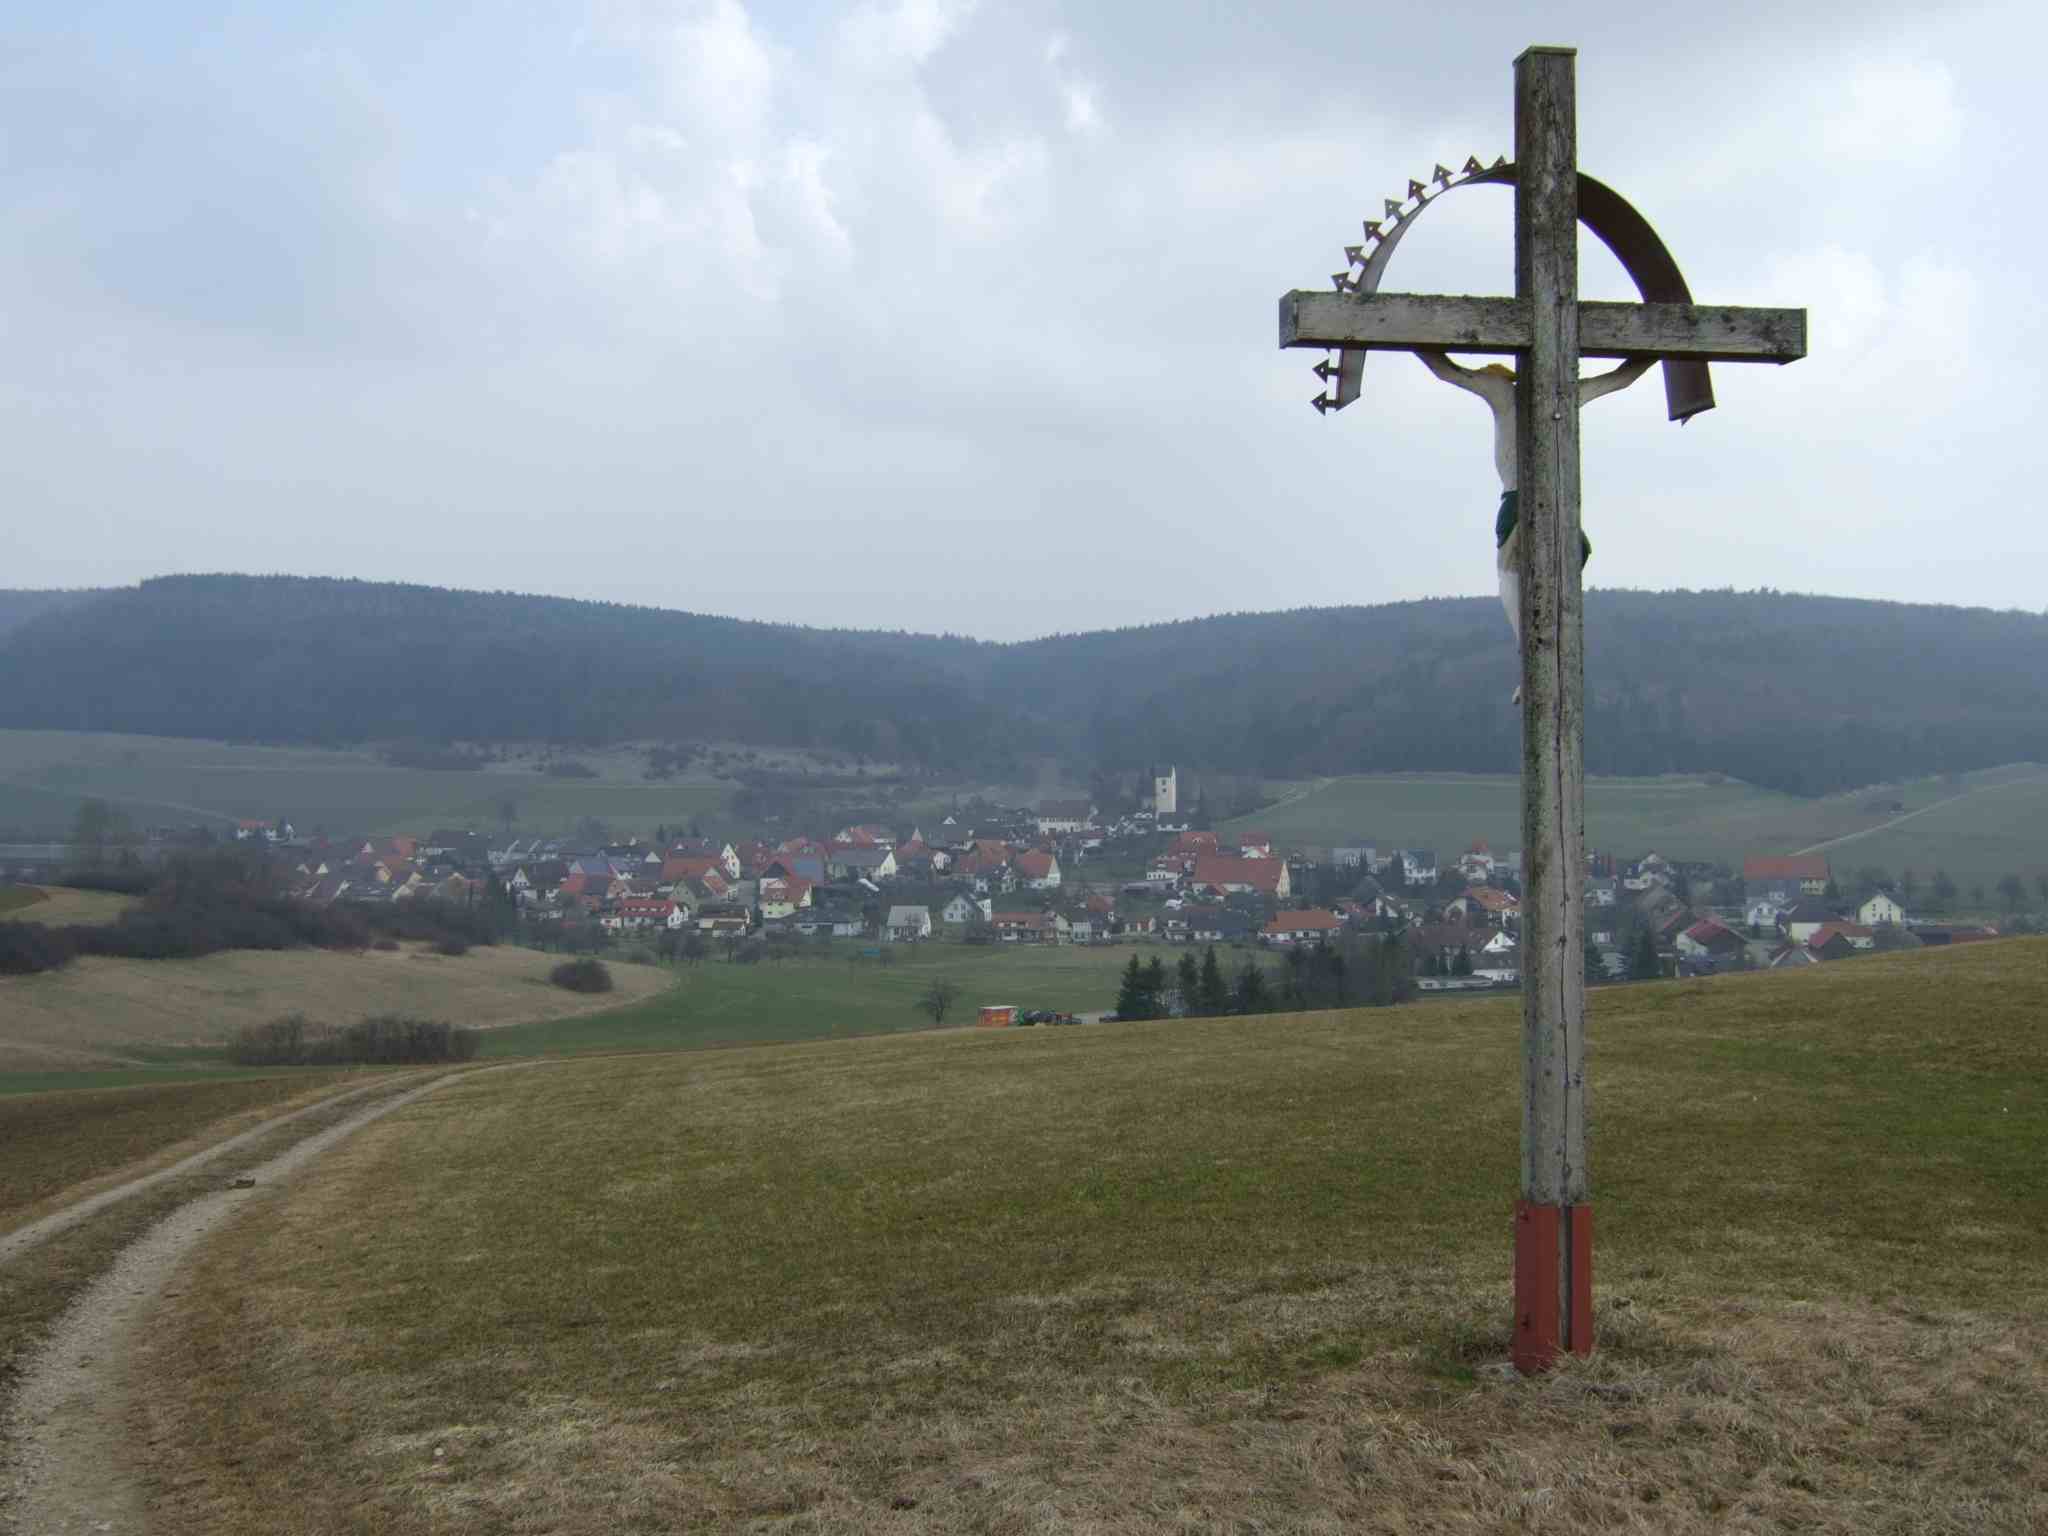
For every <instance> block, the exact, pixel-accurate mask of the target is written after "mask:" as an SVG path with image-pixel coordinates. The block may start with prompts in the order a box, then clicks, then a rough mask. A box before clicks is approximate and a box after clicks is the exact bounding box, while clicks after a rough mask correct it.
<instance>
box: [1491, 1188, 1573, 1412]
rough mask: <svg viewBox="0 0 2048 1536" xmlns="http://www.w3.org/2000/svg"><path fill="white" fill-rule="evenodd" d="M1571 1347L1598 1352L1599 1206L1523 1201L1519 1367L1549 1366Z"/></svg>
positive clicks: (1518, 1255) (1518, 1257) (1518, 1214)
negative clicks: (1596, 1258)
mask: <svg viewBox="0 0 2048 1536" xmlns="http://www.w3.org/2000/svg"><path fill="white" fill-rule="evenodd" d="M1567 1243H1569V1245H1570V1247H1569V1254H1570V1260H1571V1262H1570V1263H1569V1264H1566V1263H1565V1262H1564V1260H1565V1257H1566V1249H1565V1246H1564V1245H1565V1244H1567ZM1567 1290H1568V1291H1569V1294H1567ZM1567 1350H1569V1351H1570V1352H1571V1353H1572V1354H1575V1355H1590V1354H1591V1353H1593V1208H1592V1207H1591V1206H1590V1205H1570V1206H1559V1205H1537V1204H1535V1203H1534V1202H1533V1201H1529V1200H1517V1201H1516V1202H1515V1334H1514V1343H1513V1345H1512V1346H1511V1348H1510V1354H1511V1356H1512V1358H1513V1360H1514V1363H1515V1369H1516V1370H1518V1371H1520V1372H1521V1373H1522V1374H1523V1375H1524V1376H1530V1375H1534V1374H1535V1373H1536V1372H1538V1371H1543V1370H1548V1369H1549V1368H1550V1367H1551V1366H1552V1365H1554V1364H1556V1362H1557V1357H1558V1356H1559V1355H1560V1354H1563V1353H1564V1352H1565V1351H1567Z"/></svg>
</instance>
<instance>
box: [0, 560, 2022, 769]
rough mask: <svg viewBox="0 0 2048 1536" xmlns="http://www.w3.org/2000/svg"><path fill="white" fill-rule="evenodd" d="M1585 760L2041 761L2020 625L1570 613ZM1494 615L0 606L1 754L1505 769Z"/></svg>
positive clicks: (545, 605) (1405, 607)
mask: <svg viewBox="0 0 2048 1536" xmlns="http://www.w3.org/2000/svg"><path fill="white" fill-rule="evenodd" d="M1586 622H1587V652H1588V662H1587V733H1586V734H1587V762H1588V767H1589V769H1590V770H1591V771H1593V772H1595V773H1603V774H1656V773H1669V772H1701V771H1720V772H1724V773H1727V774H1730V775H1731V776H1734V777H1738V778H1742V779H1745V780H1748V781H1750V782H1753V783H1757V784H1760V785H1765V786H1769V787H1772V788H1778V789H1784V790H1788V791H1791V792H1794V793H1799V794H1821V793H1826V792H1829V791H1832V790H1838V789H1842V788H1846V787H1852V786H1855V785H1859V784H1867V783H1872V782H1878V781H1882V780H1888V779H1899V778H1908V777H1915V776H1920V775H1925V774H1929V773H1939V772H1954V771H1963V770H1968V769H1972V768H1980V767H1988V766H1993V765H1996V764H2000V763H2006V762H2014V761H2025V760H2037V761H2038V760H2048V618H2044V617H2042V616H2039V615H2035V614H2027V613H2012V612H2007V613H1999V612H1993V611H1991V610H1988V609H1967V608H1952V607H1939V606H1933V605H1913V604H1900V603H1883V602H1874V601H1866V600H1861V599H1851V598H1834V597H1819V596H1809V595H1802V594H1792V593H1782V592H1774V591H1768V590H1765V591H1758V592H1748V593H1738V592H1667V593H1653V592H1636V591H1599V590H1596V591H1594V592H1591V593H1589V594H1588V596H1587V601H1586ZM1513 681H1514V677H1513V656H1512V653H1511V649H1510V644H1509V638H1508V633H1507V629H1506V626H1505V625H1504V624H1503V623H1502V622H1501V619H1500V613H1499V608H1498V605H1497V604H1496V603H1495V602H1493V600H1491V599H1487V598H1435V599H1424V600H1420V601H1412V602H1401V603H1386V604H1379V605H1375V606H1369V607H1344V608H1320V609H1318V608H1304V609H1294V610H1290V611H1285V612H1275V613H1233V614H1224V615H1217V616H1214V617H1209V618H1199V619H1186V620H1180V621H1177V622H1173V623H1165V624H1150V625H1142V626H1132V627H1127V628H1120V629H1106V630H1101V631H1096V632H1093V633H1086V634H1061V635H1053V636H1049V637H1047V638H1044V639H1039V640H1031V641H1023V642H1014V643H1007V644H998V643H993V642H986V641H978V640H972V639H967V638H963V637H959V636H952V635H928V634H919V633H915V632H912V631H909V630H900V629H899V630H883V629H875V630H845V629H818V628H808V627H804V626H799V625H790V624H771V623H763V622H757V621H752V620H744V619H735V618H725V617H717V616H711V615H704V614H694V613H685V612H680V611H673V610H666V609H657V608H644V607H631V606H626V605H620V604H612V603H598V602H588V601H581V600H575V599H567V598H553V597H539V596H529V595H521V594H513V593H501V592H471V591H461V590H455V589H448V588H439V587H430V586H422V585H413V584H402V583H391V582H368V581H356V580H341V579H331V578H317V577H296V576H240V575H208V576H168V577H160V578H156V579H153V580H150V581H145V582H143V583H141V584H140V585H139V586H136V587H128V588H116V589H103V590H99V591H90V592H78V593H23V592H11V593H4V594H0V727H31V728H44V729H63V730H97V731H120V732H136V733H146V734H153V735H170V736H187V737H219V738H229V739H240V740H258V741H269V742H285V743H329V744H333V743H344V742H365V741H391V740H403V739H423V740H430V741H489V740H504V739H534V738H545V739H549V740H554V741H559V742H563V743H575V744H582V745H596V744H601V743H605V742H613V741H625V740H660V739H675V740H690V739H697V740H704V739H710V738H724V739H729V740H735V741H741V742H749V743H758V744H760V745H779V746H793V747H827V748H832V749H834V750H838V751H844V752H850V753H857V754H861V755H866V756H871V757H878V758H885V759H889V760H893V761H901V762H904V763H907V764H909V765H910V766H912V767H913V768H915V769H921V770H928V771H933V772H948V773H972V772H977V771H990V770H995V769H1000V768H1005V767H1008V766H1011V765H1014V764H1015V763H1016V762H1017V761H1018V760H1019V759H1022V758H1028V757H1054V758H1059V759H1061V760H1063V761H1065V762H1066V763H1068V764H1069V765H1071V766H1073V767H1074V768H1075V769H1076V770H1078V771H1079V772H1086V771H1088V770H1091V769H1098V768H1099V769H1107V770H1111V771H1123V770H1129V769H1135V768H1141V767H1142V766H1143V765H1144V764H1145V763H1147V762H1148V761H1150V760H1152V759H1155V758H1166V759H1171V760H1175V761H1179V762H1184V763H1189V764H1194V765H1200V766H1203V767H1206V768H1209V769H1212V770H1215V771H1222V772H1239V773H1252V774H1264V775H1266V776H1269V777H1282V776H1299V775H1302V774H1318V773H1357V772H1394V771H1422V772H1445V771H1471V772H1505V771H1512V770H1513V769H1514V766H1515V764H1516V763H1517V761H1518V751H1517V747H1518V740H1517V738H1518V733H1519V718H1518V716H1517V714H1516V712H1515V711H1514V710H1513V708H1512V707H1511V706H1510V704H1509V700H1508V694H1509V692H1510V690H1511V688H1512V686H1513Z"/></svg>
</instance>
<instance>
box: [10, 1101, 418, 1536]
mask: <svg viewBox="0 0 2048 1536" xmlns="http://www.w3.org/2000/svg"><path fill="white" fill-rule="evenodd" d="M423 1080H424V1076H423V1074H421V1073H419V1072H409V1073H403V1074H397V1073H394V1074H390V1075H389V1077H388V1081H387V1082H386V1083H383V1084H379V1085H377V1086H376V1087H374V1088H372V1089H371V1091H370V1092H369V1093H367V1094H364V1095H359V1096H356V1095H352V1096H350V1097H349V1098H348V1099H347V1100H346V1101H343V1102H338V1103H335V1104H334V1105H332V1106H331V1107H330V1106H321V1107H319V1108H315V1109H313V1110H312V1111H311V1112H310V1113H308V1114H307V1115H305V1116H304V1117H303V1118H302V1119H299V1120H296V1121H294V1122H293V1123H292V1124H290V1125H287V1126H278V1127H276V1128H275V1129H274V1130H272V1131H270V1132H267V1133H265V1134H263V1135H259V1136H256V1137H253V1138H252V1139H251V1140H250V1141H248V1142H247V1143H245V1144H243V1145H242V1146H240V1147H238V1148H235V1149H233V1150H231V1151H226V1152H223V1153H221V1154H220V1156H219V1157H218V1158H216V1159H214V1160H213V1161H211V1162H209V1163H207V1164H206V1165H205V1166H203V1167H201V1168H197V1169H193V1170H191V1171H189V1172H186V1173H183V1174H180V1175H177V1176H175V1177H172V1178H169V1179H166V1180H165V1181H163V1182H162V1183H160V1184H157V1185H155V1186H153V1187H151V1188H149V1189H148V1190H146V1191H144V1192H142V1193H139V1194H137V1195H135V1196H134V1197H132V1198H130V1199H127V1200H123V1201H120V1202H118V1203H115V1204H112V1205H109V1206H107V1207H105V1208H104V1209H102V1210H100V1211H98V1212H97V1213H95V1214H93V1215H91V1216H89V1217H87V1218H86V1219H85V1220H84V1221H83V1222H82V1223H80V1224H79V1225H77V1226H75V1227H72V1228H70V1229H68V1230H66V1231H63V1232H59V1233H57V1234H55V1235H54V1236H52V1237H51V1238H50V1239H49V1240H48V1241H46V1242H43V1243H41V1244H39V1245H37V1246H36V1247H33V1248H31V1249H29V1250H28V1251H27V1252H26V1253H22V1254H18V1255H16V1256H15V1257H14V1258H12V1259H11V1260H9V1261H8V1262H7V1263H6V1264H5V1265H4V1266H0V1428H4V1426H5V1424H6V1422H7V1412H8V1406H9V1401H10V1399H11V1397H12V1391H13V1383H14V1376H15V1373H16V1372H17V1370H18V1369H19V1368H20V1362H21V1361H22V1360H24V1359H25V1358H26V1357H27V1356H28V1355H29V1354H30V1353H31V1352H32V1351H33V1350H34V1348H35V1347H36V1345H37V1344H38V1343H39V1342H41V1340H42V1338H43V1337H44V1334H45V1331H46V1330H47V1329H48V1327H49V1325H50V1323H51V1322H52V1321H54V1320H55V1319H56V1318H57V1317H58V1316H59V1315H60V1314H61V1313H62V1312H63V1311H64V1309H65V1308H66V1307H67V1306H69V1305H70V1304H71V1302H72V1300H73V1299H74V1298H75V1297H76V1296H77V1295H78V1294H79V1293H80V1292H81V1291H83V1290H85V1289H86V1288H87V1287H88V1286H90V1285H91V1284H92V1283H93V1281H94V1280H96V1279H97V1278H98V1277H99V1275H100V1274H101V1273H102V1272H103V1271H104V1270H105V1269H106V1268H107V1266H108V1265H109V1264H110V1263H112V1262H113V1259H114V1256H115V1255H116V1254H118V1253H119V1252H120V1251H121V1249H122V1248H124V1247H126V1246H127V1245H128V1244H129V1243H131V1242H133V1241H134V1240H135V1239H136V1238H138V1237H140V1236H141V1235H142V1234H143V1233H144V1232H146V1231H148V1230H149V1228H150V1227H152V1226H153V1225H155V1224H156V1223H157V1222H159V1221H161V1220H162V1219H163V1218H164V1217H166V1216H167V1215H169V1214H170V1213H171V1212H172V1211H174V1210H176V1209H177V1208H178V1207H179V1206H180V1205H182V1204H184V1203H185V1202H186V1201H188V1200H191V1199H193V1198H194V1197H195V1196H197V1195H200V1194H202V1193H205V1192H206V1191H208V1190H212V1189H217V1188H219V1187H220V1186H221V1185H222V1184H223V1183H225V1182H227V1181H228V1180H230V1179H233V1178H234V1177H236V1176H237V1175H238V1174H240V1173H241V1172H242V1171H243V1170H244V1169H248V1168H254V1167H256V1166H258V1165H260V1164H261V1163H263V1162H265V1161H266V1160H267V1159H269V1158H270V1157H272V1156H274V1155H275V1154H276V1153H277V1152H279V1151H281V1150H282V1149H283V1148H284V1147H286V1146H288V1145H290V1144H291V1143H292V1142H294V1141H296V1140H298V1139H300V1138H301V1137H305V1136H311V1135H314V1134H316V1133H317V1132H319V1131H321V1130H323V1129H325V1128H326V1127H327V1126H328V1125H330V1124H332V1123H333V1122H334V1121H336V1120H339V1119H341V1118H343V1117H344V1116H347V1115H350V1114H353V1113H355V1112H356V1111H358V1110H360V1109H361V1108H362V1107H363V1106H364V1105H365V1104H367V1103H371V1102H374V1101H375V1100H376V1099H378V1098H381V1097H383V1096H384V1095H386V1094H390V1093H402V1092H405V1091H406V1090H408V1089H411V1088H414V1087H417V1086H418V1085H419V1084H420V1083H421V1082H422V1081H423ZM245 1086H246V1085H245ZM299 1086H300V1087H301V1088H302V1089H304V1090H305V1091H304V1092H302V1093H300V1094H298V1095H297V1096H294V1097H290V1098H286V1099H283V1100H281V1101H280V1102H278V1103H276V1104H273V1105H271V1106H268V1109H267V1112H266V1111H264V1110H253V1109H252V1110H247V1111H244V1112H243V1113H240V1114H230V1115H228V1116H226V1117H225V1118H222V1119H219V1120H217V1121H215V1122H213V1123H211V1124H209V1125H208V1126H207V1127H206V1128H205V1129H204V1130H203V1131H201V1132H199V1133H197V1134H195V1135H193V1136H191V1137H189V1138H187V1139H186V1140H185V1141H183V1142H180V1143H177V1144H173V1145H169V1146H165V1147H162V1148H160V1149H159V1152H158V1155H155V1156H151V1157H148V1158H145V1159H143V1160H141V1161H139V1162H136V1163H132V1164H129V1165H126V1166H123V1167H121V1168H118V1169H115V1170H112V1171H110V1173H109V1174H108V1175H107V1176H105V1177H102V1178H98V1179H94V1180H90V1181H88V1182H86V1183H84V1184H81V1185H77V1186H74V1187H71V1188H69V1189H67V1190H65V1191H64V1195H63V1197H62V1198H61V1199H51V1200H46V1201H43V1202H40V1203H39V1204H37V1205H34V1206H30V1207H26V1208H22V1209H18V1210H16V1211H15V1212H13V1213H12V1216H11V1217H10V1219H8V1220H6V1221H5V1222H4V1225H5V1226H6V1228H7V1229H8V1230H10V1231H11V1230H14V1229H15V1228H17V1227H19V1226H21V1225H22V1224H23V1223H24V1222H25V1221H27V1220H28V1219H31V1218H34V1217H37V1216H41V1215H44V1214H47V1212H48V1211H50V1210H52V1209H55V1208H57V1207H58V1206H59V1205H61V1204H64V1203H68V1202H69V1201H70V1200H74V1199H77V1198H80V1197H83V1196H85V1195H89V1194H94V1193H97V1192H98V1191H100V1190H101V1189H104V1188H107V1187H109V1186H110V1185H111V1184H113V1183H115V1182H118V1181H121V1180H125V1179H129V1178H134V1177H137V1176H139V1175H141V1174H144V1173H149V1172H153V1171H155V1170H156V1169H158V1168H161V1167H165V1166H168V1165H169V1164H170V1163H173V1162H176V1161H177V1160H179V1159H180V1158H182V1157H185V1156H188V1155H190V1154H191V1153H193V1152H196V1151H199V1150H201V1149H203V1148H204V1147H206V1146H209V1145H212V1144H214V1143H217V1142H219V1141H223V1140H226V1139H227V1138H228V1137H229V1136H232V1135H236V1134H239V1133H240V1132H242V1131H245V1130H251V1129H255V1128H257V1127H258V1126H260V1125H261V1123H262V1118H266V1117H274V1116H275V1115H279V1114H283V1113H285V1112H287V1111H289V1110H292V1109H296V1108H301V1107H304V1106H305V1105H306V1104H308V1103H313V1102H317V1100H318V1098H319V1096H320V1095H321V1094H322V1093H327V1094H330V1095H331V1094H332V1092H333V1083H332V1081H331V1080H330V1081H329V1082H328V1083H327V1085H326V1087H324V1088H315V1087H313V1086H312V1085H311V1084H310V1083H308V1082H306V1081H305V1080H301V1082H300V1084H299ZM7 1107H9V1106H8V1105H7V1103H6V1101H4V1100H0V1110H4V1109H5V1108H7ZM10 1173H11V1170H10ZM13 1217H19V1218H20V1219H19V1220H16V1219H12V1218H13ZM6 1513H7V1511H6V1504H5V1498H4V1490H0V1526H4V1523H5V1517H6Z"/></svg>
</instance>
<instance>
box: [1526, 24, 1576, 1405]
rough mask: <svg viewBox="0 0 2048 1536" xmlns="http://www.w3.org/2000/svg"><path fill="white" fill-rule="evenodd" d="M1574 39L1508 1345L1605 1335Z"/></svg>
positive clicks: (1544, 350) (1551, 128)
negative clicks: (1591, 1149)
mask: <svg viewBox="0 0 2048 1536" xmlns="http://www.w3.org/2000/svg"><path fill="white" fill-rule="evenodd" d="M1573 63H1574V60H1573V57H1572V52H1571V50H1570V49H1567V48H1531V49H1530V50H1529V51H1528V52H1526V53H1524V54H1523V55H1522V56H1521V57H1520V58H1518V59H1516V60H1515V170H1516V180H1515V297H1516V298H1517V299H1518V300H1520V301H1521V302H1522V303H1523V304H1524V305H1525V306H1527V310H1528V316H1529V346H1528V349H1527V350H1526V351H1524V352H1523V353H1522V354H1521V360H1520V364H1519V366H1518V367H1517V369H1516V374H1517V377H1518V383H1517V387H1516V392H1515V394H1516V399H1515V404H1516V411H1517V420H1516V432H1515V440H1516V443H1517V445H1518V456H1519V458H1520V460H1521V518H1522V535H1521V537H1522V582H1521V586H1522V850H1523V851H1522V1188H1521V1198H1520V1199H1519V1200H1517V1202H1516V1204H1515V1334H1514V1360H1515V1365H1516V1366H1517V1367H1518V1368H1519V1369H1522V1370H1525V1371H1526V1370H1530V1369H1532V1368H1536V1367H1540V1366H1541V1365H1543V1364H1545V1363H1547V1362H1548V1361H1549V1360H1551V1359H1553V1358H1554V1357H1555V1356H1556V1355H1557V1353H1558V1352H1559V1350H1561V1349H1568V1350H1571V1351H1573V1352H1574V1353H1576V1354H1586V1353H1589V1352H1590V1351H1591V1350H1592V1347H1593V1208H1592V1203H1591V1201H1592V1187H1591V1184H1590V1181H1589V1179H1588V1174H1587V1167H1586V1028H1585V1022H1586V961H1585V943H1586V940H1585V896H1586V851H1585V850H1586V837H1585V815H1586V764H1585V675H1586V668H1585V649H1586V646H1585V609H1584V601H1583V595H1582V594H1583V590H1584V589H1583V587H1582V586H1581V583H1580V573H1579V395H1578V390H1579V199H1578V142H1577V141H1578V127H1577V121H1576V114H1575V112H1574V94H1575V93H1574V81H1573V78H1572V75H1573V69H1572V66H1573Z"/></svg>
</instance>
